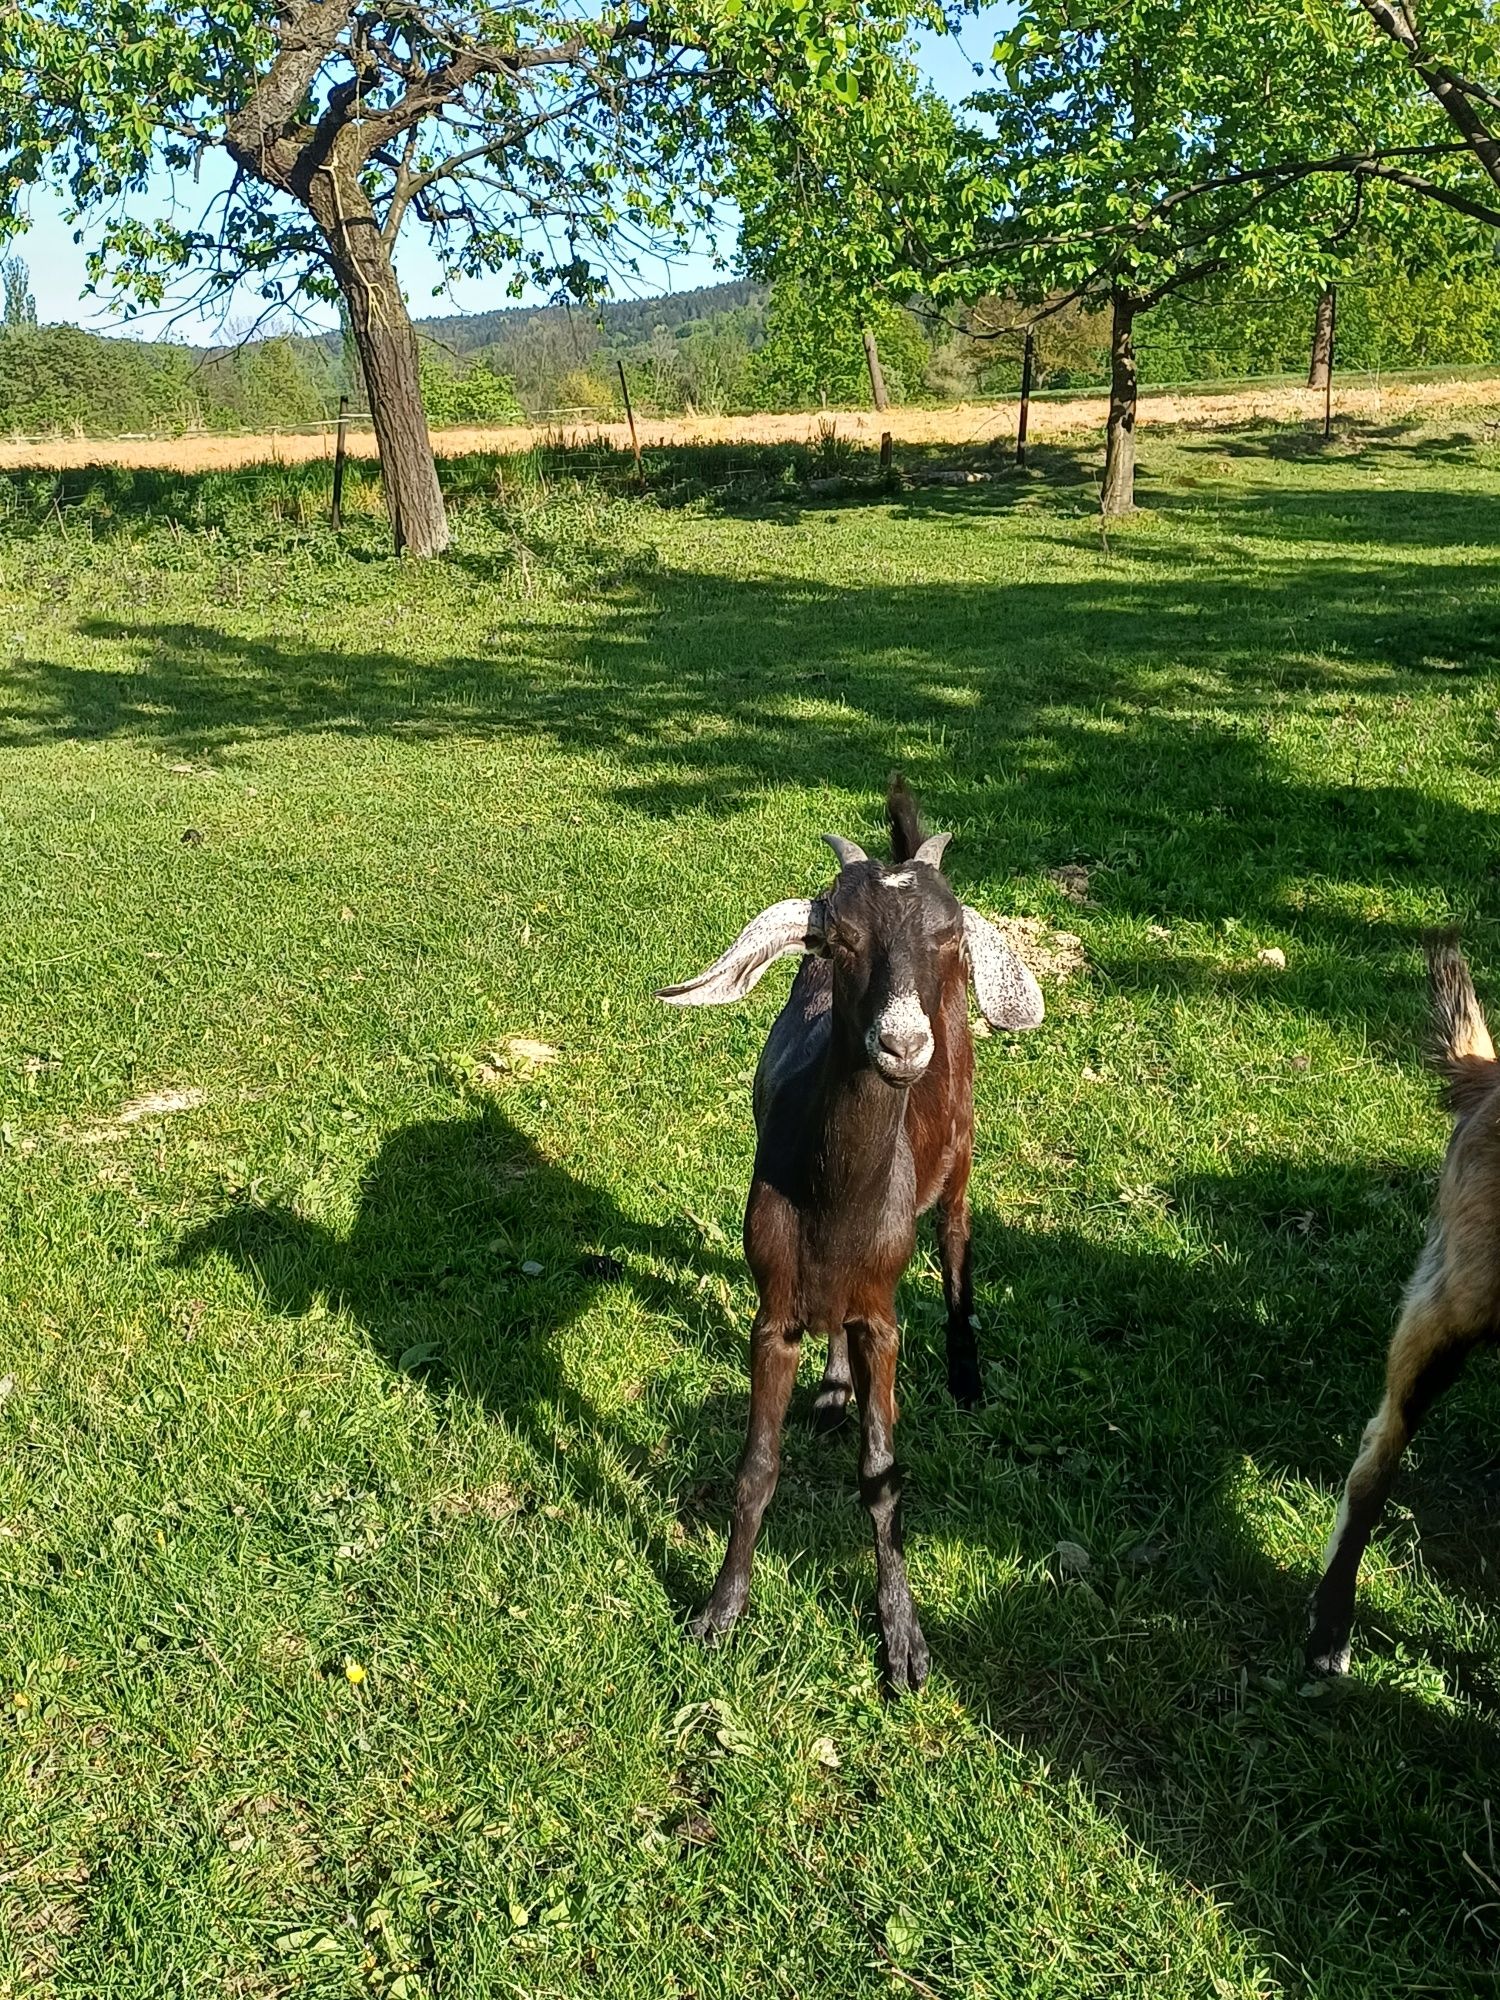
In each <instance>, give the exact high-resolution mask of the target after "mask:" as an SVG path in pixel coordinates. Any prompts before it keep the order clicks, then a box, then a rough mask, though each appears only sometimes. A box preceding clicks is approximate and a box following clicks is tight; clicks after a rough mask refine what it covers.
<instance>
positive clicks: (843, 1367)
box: [813, 1326, 854, 1431]
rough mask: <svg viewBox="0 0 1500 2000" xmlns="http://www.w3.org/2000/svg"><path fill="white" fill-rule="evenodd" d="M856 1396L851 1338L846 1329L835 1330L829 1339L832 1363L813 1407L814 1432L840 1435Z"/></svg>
mask: <svg viewBox="0 0 1500 2000" xmlns="http://www.w3.org/2000/svg"><path fill="white" fill-rule="evenodd" d="M853 1393H854V1377H853V1376H852V1375H851V1374H850V1372H849V1335H848V1333H847V1332H846V1331H845V1329H844V1328H843V1327H841V1326H840V1327H835V1328H834V1330H833V1332H832V1333H830V1334H829V1336H828V1361H827V1364H826V1365H825V1367H824V1369H823V1379H822V1381H821V1382H820V1383H819V1384H818V1394H817V1398H816V1400H815V1401H814V1403H813V1429H814V1430H815V1431H836V1430H837V1429H838V1427H839V1425H840V1424H841V1423H842V1422H843V1421H844V1416H845V1413H846V1412H847V1410H848V1408H849V1398H850V1396H851V1395H852V1394H853Z"/></svg>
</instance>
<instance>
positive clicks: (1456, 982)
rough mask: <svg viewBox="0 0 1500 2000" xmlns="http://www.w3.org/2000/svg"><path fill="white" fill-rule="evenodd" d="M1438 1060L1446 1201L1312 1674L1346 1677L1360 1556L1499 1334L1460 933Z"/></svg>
mask: <svg viewBox="0 0 1500 2000" xmlns="http://www.w3.org/2000/svg"><path fill="white" fill-rule="evenodd" d="M1423 943H1424V945H1425V946H1426V951H1427V970H1428V979H1429V984H1430V987H1431V995H1432V1012H1433V1025H1434V1030H1435V1033H1434V1047H1433V1050H1432V1064H1433V1067H1434V1068H1435V1069H1436V1070H1437V1071H1438V1073H1439V1075H1440V1076H1442V1077H1443V1078H1444V1079H1445V1081H1446V1085H1447V1088H1446V1091H1445V1098H1446V1102H1447V1106H1448V1109H1449V1110H1450V1111H1451V1112H1452V1113H1453V1114H1454V1119H1455V1123H1454V1128H1453V1134H1452V1137H1451V1138H1450V1139H1449V1141H1448V1152H1447V1157H1446V1158H1445V1160H1444V1162H1443V1172H1442V1177H1441V1179H1440V1180H1439V1182H1438V1193H1437V1203H1436V1206H1435V1208H1434V1210H1433V1215H1432V1221H1431V1224H1430V1226H1429V1229H1428V1233H1427V1243H1426V1247H1425V1248H1424V1249H1423V1252H1422V1255H1421V1258H1420V1260H1419V1261H1418V1264H1417V1268H1416V1270H1415V1272H1414V1273H1413V1275H1412V1278H1411V1282H1410V1283H1409V1284H1408V1286H1407V1288H1406V1296H1405V1299H1404V1301H1403V1304H1402V1309H1401V1317H1400V1320H1399V1321H1398V1323H1397V1326H1396V1331H1395V1333H1394V1335H1393V1336H1392V1339H1391V1345H1390V1352H1389V1354H1388V1355H1387V1357H1386V1386H1385V1396H1384V1399H1383V1401H1382V1402H1381V1405H1380V1408H1379V1409H1378V1410H1377V1411H1376V1413H1375V1415H1374V1416H1373V1417H1372V1418H1371V1420H1370V1423H1369V1424H1368V1426H1367V1427H1366V1430H1365V1434H1364V1438H1363V1440H1362V1442H1361V1444H1360V1448H1359V1454H1358V1456H1357V1457H1356V1459H1355V1461H1354V1464H1353V1467H1352V1468H1351V1470H1350V1473H1349V1478H1348V1482H1347V1484H1346V1485H1345V1488H1344V1496H1343V1500H1342V1501H1341V1503H1340V1505H1339V1511H1338V1519H1337V1520H1336V1522H1335V1523H1334V1529H1333V1535H1332V1537H1331V1539H1330V1540H1329V1544H1328V1549H1327V1553H1326V1554H1325V1556H1324V1558H1323V1574H1322V1577H1321V1579H1320V1580H1319V1583H1318V1586H1317V1589H1316V1590H1315V1591H1314V1592H1313V1597H1312V1605H1311V1611H1310V1619H1309V1632H1308V1639H1307V1666H1308V1671H1309V1672H1311V1673H1314V1674H1319V1675H1322V1674H1343V1673H1347V1672H1348V1670H1349V1634H1350V1630H1351V1628H1352V1626H1353V1623H1354V1597H1355V1587H1356V1584H1357V1582H1358V1579H1359V1564H1360V1558H1361V1557H1362V1556H1363V1554H1364V1552H1365V1548H1366V1545H1367V1544H1368V1542H1369V1539H1370V1537H1371V1535H1372V1534H1373V1533H1374V1531H1375V1527H1376V1524H1377V1523H1378V1521H1379V1519H1380V1516H1381V1513H1382V1511H1383V1509H1384V1507H1385V1502H1386V1497H1387V1495H1388V1494H1389V1493H1390V1490H1391V1485H1392V1483H1393V1481H1394V1480H1395V1477H1396V1468H1397V1466H1398V1465H1399V1464H1400V1462H1401V1455H1402V1453H1403V1452H1404V1451H1405V1449H1406V1447H1407V1445H1408V1443H1409V1442H1410V1441H1411V1438H1412V1435H1413V1433H1414V1432H1415V1431H1416V1428H1417V1426H1418V1424H1419V1423H1420V1422H1421V1421H1422V1419H1423V1417H1424V1416H1425V1415H1426V1414H1427V1412H1428V1410H1429V1409H1430V1408H1431V1407H1432V1405H1433V1403H1434V1402H1436V1400H1437V1398H1438V1397H1439V1396H1440V1395H1442V1393H1443V1392H1444V1390H1446V1389H1448V1388H1451V1386H1452V1385H1453V1383H1454V1382H1456V1381H1457V1380H1458V1377H1459V1375H1460V1374H1461V1373H1462V1371H1463V1366H1464V1363H1465V1362H1466V1361H1467V1360H1468V1358H1469V1355H1470V1353H1471V1352H1472V1350H1473V1349H1474V1348H1475V1347H1476V1346H1478V1345H1479V1343H1480V1342H1481V1341H1493V1340H1495V1339H1496V1338H1497V1337H1500V1234H1497V1231H1500V1062H1497V1061H1496V1058H1495V1045H1494V1043H1493V1042H1492V1041H1491V1040H1490V1031H1489V1029H1488V1027H1486V1025H1485V1019H1484V1015H1483V1013H1482V1012H1481V1011H1480V1006H1479V1001H1478V999H1477V998H1476V997H1475V993H1474V982H1473V980H1472V979H1471V978H1470V976H1469V968H1468V965H1467V963H1466V962H1465V960H1464V956H1463V953H1462V952H1461V951H1460V950H1459V949H1458V942H1457V938H1456V936H1455V935H1454V934H1453V933H1451V932H1443V933H1433V934H1431V935H1429V936H1428V937H1426V938H1424V939H1423Z"/></svg>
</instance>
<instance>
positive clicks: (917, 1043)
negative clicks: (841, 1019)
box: [865, 993, 933, 1084]
mask: <svg viewBox="0 0 1500 2000" xmlns="http://www.w3.org/2000/svg"><path fill="white" fill-rule="evenodd" d="M932 1047H933V1043H932V1023H931V1022H930V1021H929V1020H928V1018H927V1015H926V1012H925V1010H924V1009H923V1006H922V1003H921V1001H920V1000H918V998H917V996H916V995H915V994H914V993H903V994H899V995H897V996H896V997H895V998H894V999H891V1000H888V1001H887V1002H886V1004H885V1006H884V1007H882V1008H881V1010H880V1012H879V1014H878V1015H877V1016H876V1017H875V1020H874V1021H873V1022H872V1023H871V1026H870V1030H869V1032H868V1034H867V1035H866V1036H865V1050H866V1053H867V1054H868V1055H869V1058H870V1061H871V1062H872V1063H873V1064H874V1066H875V1068H876V1069H877V1070H878V1071H879V1072H880V1074H881V1076H883V1077H884V1078H885V1080H886V1082H887V1083H893V1084H911V1083H915V1082H916V1080H917V1078H918V1077H919V1076H921V1075H923V1073H924V1072H925V1071H926V1068H927V1065H928V1064H929V1063H930V1062H931V1061H932Z"/></svg>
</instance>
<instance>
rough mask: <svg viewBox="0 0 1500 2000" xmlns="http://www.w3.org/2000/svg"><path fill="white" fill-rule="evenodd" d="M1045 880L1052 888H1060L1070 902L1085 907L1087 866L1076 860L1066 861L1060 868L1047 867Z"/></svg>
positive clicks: (1087, 893) (1087, 890)
mask: <svg viewBox="0 0 1500 2000" xmlns="http://www.w3.org/2000/svg"><path fill="white" fill-rule="evenodd" d="M1047 880H1048V881H1049V882H1050V883H1051V884H1052V885H1053V887H1054V888H1056V889H1060V890H1061V891H1062V893H1063V894H1064V895H1065V896H1066V897H1067V899H1068V901H1069V902H1070V903H1076V904H1077V905H1078V907H1079V908H1080V909H1083V908H1085V907H1086V905H1087V903H1088V900H1089V871H1088V870H1087V868H1084V867H1081V866H1080V865H1079V863H1078V862H1076V861H1066V862H1064V863H1063V865H1062V867H1061V868H1049V869H1048V870H1047Z"/></svg>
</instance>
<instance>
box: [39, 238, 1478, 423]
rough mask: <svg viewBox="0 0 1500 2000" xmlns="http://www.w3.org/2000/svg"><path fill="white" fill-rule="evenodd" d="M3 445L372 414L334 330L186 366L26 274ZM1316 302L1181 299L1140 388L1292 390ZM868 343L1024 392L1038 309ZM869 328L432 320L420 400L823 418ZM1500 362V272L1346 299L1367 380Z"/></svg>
mask: <svg viewBox="0 0 1500 2000" xmlns="http://www.w3.org/2000/svg"><path fill="white" fill-rule="evenodd" d="M0 275H3V277H4V296H5V319H4V323H3V325H0V432H20V433H23V434H28V435H35V434H42V433H50V432H63V433H66V432H79V433H83V434H86V435H90V436H109V435H117V434H119V433H122V432H132V431H150V432H173V431H182V430H188V429H197V428H202V429H207V430H224V431H228V430H250V431H266V430H273V429H276V428H278V427H283V428H291V427H293V426H295V425H298V424H306V423H310V422H314V421H317V420H319V419H326V418H329V417H331V416H333V415H334V414H336V412H337V409H338V402H339V397H340V396H341V395H348V396H349V397H350V398H351V400H352V402H353V404H354V406H355V407H356V408H363V406H364V404H363V394H362V389H361V385H360V383H359V381H358V378H357V368H356V367H355V365H354V363H353V361H352V354H351V349H350V344H349V343H348V342H347V341H346V340H344V339H343V338H342V337H341V336H340V335H339V334H338V333H337V332H334V333H331V334H327V335H318V336H307V335H298V334H278V335H276V336H274V337H272V338H269V339H260V340H255V341H250V342H247V343H245V344H244V345H242V346H237V347H229V346H226V347H220V348H191V347H187V346H183V345H178V344H175V343H171V342H164V341H158V342H148V341H139V340H133V339H128V338H123V337H118V336H104V335H101V334H94V333H85V332H83V331H81V330H80V329H79V328H77V327H72V326H38V325H37V324H36V322H35V316H34V312H35V309H34V306H33V305H32V303H31V295H30V289H29V285H28V283H27V281H26V273H25V268H24V266H23V265H20V264H19V263H18V262H17V261H16V260H11V261H10V263H9V264H8V265H6V266H4V267H3V269H0ZM1314 306H1315V299H1314V297H1313V296H1312V295H1311V294H1310V293H1308V294H1301V293H1299V294H1295V295H1293V294H1286V295H1270V296H1246V295H1238V296H1236V295H1231V294H1222V293H1221V294H1217V295H1215V294H1210V295H1208V296H1206V297H1202V298H1195V299H1192V300H1189V299H1187V298H1185V297H1182V296H1178V297H1176V298H1174V299H1172V300H1170V301H1169V302H1168V303H1166V304H1164V305H1163V306H1161V307H1160V308H1158V309H1157V310H1156V311H1154V312H1152V313H1151V314H1150V315H1149V316H1147V317H1146V318H1143V319H1142V320H1141V322H1140V323H1139V329H1138V342H1137V344H1138V349H1139V356H1140V372H1141V379H1142V381H1143V383H1144V384H1146V385H1147V386H1151V385H1155V384H1170V383H1174V382H1187V381H1205V380H1208V381H1211V380H1216V379H1225V380H1228V379H1239V378H1243V377H1247V376H1257V375H1271V374H1284V373H1294V374H1295V373H1301V372H1302V371H1304V370H1305V369H1306V367H1307V361H1308V350H1309V345H1310V341H1311V335H1312V322H1313V312H1314ZM863 317H864V319H865V320H866V321H867V322H868V324H869V325H870V327H871V329H872V331H873V332H874V333H875V336H876V340H877V343H878V346H879V349H880V354H881V358H882V362H883V366H884V372H885V380H886V386H887V389H888V392H889V394H890V396H891V398H892V400H893V401H895V402H898V403H914V402H915V403H920V402H955V401H958V400H961V399H964V398H983V397H987V396H1001V395H1006V394H1010V393H1013V392H1014V390H1015V389H1016V387H1017V385H1018V383H1019V379H1020V367H1021V348H1022V337H1021V333H1020V331H1019V327H1020V325H1021V323H1022V322H1023V321H1024V320H1025V319H1026V318H1027V317H1029V313H1028V311H1027V310H1026V309H1024V308H1022V307H1021V306H1019V305H1018V304H1016V303H1015V302H1013V301H1009V300H1005V299H984V300H981V301H979V302H978V304H977V305H976V306H975V307H974V308H973V309H972V310H971V311H970V312H969V313H968V314H966V315H965V316H964V317H963V319H962V321H961V322H959V323H954V322H949V321H941V320H935V319H933V318H931V317H926V316H923V315H920V314H918V313H916V312H911V311H907V310H905V309H903V308H896V307H891V306H882V307H879V308H878V309H875V310H873V311H871V312H870V313H869V314H867V315H864V316H863ZM861 331H862V328H861V324H860V316H856V315H853V314H850V313H848V312H837V311H830V310H828V309H826V308H824V307H823V306H822V305H821V303H820V301H818V300H817V299H816V298H813V297H810V296H808V295H807V294H806V293H805V292H804V291H803V290H802V289H801V288H800V287H798V286H796V285H786V286H778V287H777V289H776V290H775V292H774V293H768V292H767V291H766V290H765V289H764V288H762V287H761V286H758V285H753V284H749V283H736V284H725V285H715V286H712V287H708V288H706V289H703V290H700V291H694V292H684V293H680V294H678V295H677V296H676V297H674V298H664V299H646V300H639V301H628V302H621V303H616V304H609V305H606V306H604V307H603V309H602V310H601V311H599V312H589V311H586V310H584V309H582V308H578V307H574V308H567V307H562V306H548V307H536V308H516V309H512V310H507V311H501V312H490V313H476V314H473V315H470V316H467V317H454V318H449V319H433V320H427V321H424V322H422V323H421V325H420V327H419V333H420V337H421V339H422V345H423V352H422V376H423V391H424V395H425V398H426V403H427V411H428V416H429V418H430V420H431V421H432V422H433V423H434V424H437V425H442V424H463V423H472V424H495V423H504V422H507V421H516V422H518V421H521V420H523V419H527V418H530V419H540V420H542V421H546V420H547V419H548V418H551V417H560V416H562V415H563V414H565V413H567V414H573V413H576V414H581V415H585V416H597V417H601V418H603V417H607V416H613V415H615V414H617V413H618V412H619V409H620V404H621V396H620V376H619V365H620V364H622V363H623V365H624V368H625V371H626V374H627V376H628V378H629V382H630V393H631V398H632V401H633V403H634V405H635V408H636V409H637V411H640V412H645V413H651V414H659V415H681V414H692V413H694V412H696V413H700V414H704V415H711V414H720V413H726V412H736V411H757V410H788V409H793V410H795V409H815V408H817V407H818V406H819V405H820V404H822V403H827V404H829V405H833V406H838V405H844V406H848V405H850V404H855V405H859V404H863V403H865V402H867V401H868V399H869V383H868V379H867V376H866V372H865V358H864V350H863V345H862V341H861ZM1108 332H1109V328H1108V315H1107V313H1097V312H1090V313H1086V312H1082V311H1079V310H1078V309H1077V308H1076V307H1073V308H1069V309H1067V310H1065V311H1062V312H1059V313H1056V314H1052V315H1050V316H1048V317H1046V318H1044V319H1042V320H1041V321H1040V322H1039V323H1038V325H1037V329H1036V343H1037V377H1036V379H1037V386H1038V387H1039V388H1075V389H1076V388H1087V387H1092V386H1095V385H1097V384H1101V383H1103V382H1104V381H1105V380H1106V379H1107V377H1108ZM1488 363H1497V364H1500V270H1497V271H1496V272H1495V273H1494V274H1489V273H1485V274H1483V275H1481V276H1478V277H1473V276H1470V277H1458V278H1455V277H1452V276H1443V277H1439V276H1433V277H1430V278H1425V277H1424V278H1416V279H1413V278H1407V277H1402V276H1400V275H1399V274H1397V273H1396V272H1395V271H1394V270H1393V269H1390V268H1387V269H1382V268H1379V267H1378V266H1372V268H1371V269H1370V271H1369V272H1368V274H1367V276H1365V277H1364V278H1363V279H1362V281H1361V282H1360V283H1358V284H1345V285H1344V286H1342V287H1341V288H1340V291H1339V305H1338V345H1337V366H1338V367H1339V368H1341V369H1344V370H1351V371H1371V370H1388V369H1400V368H1440V367H1445V366H1457V365H1475V364H1479V365H1484V364H1488Z"/></svg>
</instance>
